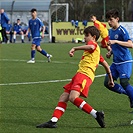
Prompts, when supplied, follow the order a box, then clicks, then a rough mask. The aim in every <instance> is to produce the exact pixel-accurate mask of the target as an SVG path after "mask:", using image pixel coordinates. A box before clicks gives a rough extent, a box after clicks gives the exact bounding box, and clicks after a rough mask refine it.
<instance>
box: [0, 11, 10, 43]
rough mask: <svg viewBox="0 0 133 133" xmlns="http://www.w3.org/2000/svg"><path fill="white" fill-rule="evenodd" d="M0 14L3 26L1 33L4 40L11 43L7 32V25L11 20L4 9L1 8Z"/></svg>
mask: <svg viewBox="0 0 133 133" xmlns="http://www.w3.org/2000/svg"><path fill="white" fill-rule="evenodd" d="M0 14H1V26H2V30H1V34H2V39H3V40H2V42H6V43H9V40H8V37H7V34H6V27H7V25H8V21H9V20H10V19H9V18H8V16H7V14H6V13H5V11H4V9H1V10H0Z"/></svg>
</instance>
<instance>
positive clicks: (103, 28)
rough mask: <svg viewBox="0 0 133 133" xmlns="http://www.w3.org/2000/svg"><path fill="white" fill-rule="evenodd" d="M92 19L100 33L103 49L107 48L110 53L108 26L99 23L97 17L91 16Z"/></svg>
mask: <svg viewBox="0 0 133 133" xmlns="http://www.w3.org/2000/svg"><path fill="white" fill-rule="evenodd" d="M90 19H91V21H92V22H93V23H94V26H95V27H96V28H97V29H98V30H99V31H100V35H101V38H102V41H101V47H102V48H106V49H107V50H108V51H110V47H109V46H108V45H107V43H108V41H109V36H108V29H107V28H106V25H105V24H104V23H101V22H100V21H98V20H97V18H96V16H95V15H91V16H90Z"/></svg>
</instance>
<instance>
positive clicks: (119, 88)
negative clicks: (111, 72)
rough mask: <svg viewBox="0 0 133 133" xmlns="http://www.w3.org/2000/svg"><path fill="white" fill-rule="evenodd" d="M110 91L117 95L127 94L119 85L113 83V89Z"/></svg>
mask: <svg viewBox="0 0 133 133" xmlns="http://www.w3.org/2000/svg"><path fill="white" fill-rule="evenodd" d="M110 90H111V91H114V92H116V93H119V94H125V95H127V92H126V91H125V90H124V89H123V87H122V86H121V85H119V84H116V83H115V86H114V87H113V88H110Z"/></svg>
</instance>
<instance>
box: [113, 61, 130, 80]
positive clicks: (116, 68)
mask: <svg viewBox="0 0 133 133" xmlns="http://www.w3.org/2000/svg"><path fill="white" fill-rule="evenodd" d="M110 70H111V73H112V76H113V79H114V80H117V79H118V78H120V79H121V78H128V79H129V78H130V77H131V74H132V62H128V63H123V64H119V65H118V64H117V65H116V64H114V63H113V64H112V65H111V66H110Z"/></svg>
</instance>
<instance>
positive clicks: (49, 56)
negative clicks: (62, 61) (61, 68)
mask: <svg viewBox="0 0 133 133" xmlns="http://www.w3.org/2000/svg"><path fill="white" fill-rule="evenodd" d="M51 57H52V55H51V54H49V55H48V56H47V58H48V62H51V59H50V58H51Z"/></svg>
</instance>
